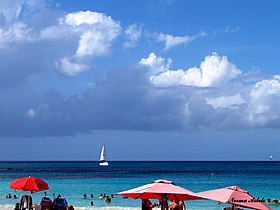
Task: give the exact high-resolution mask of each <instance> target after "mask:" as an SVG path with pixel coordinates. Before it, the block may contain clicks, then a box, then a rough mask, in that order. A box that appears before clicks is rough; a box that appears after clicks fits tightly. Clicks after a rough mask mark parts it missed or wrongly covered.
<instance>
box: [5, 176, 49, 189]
mask: <svg viewBox="0 0 280 210" xmlns="http://www.w3.org/2000/svg"><path fill="white" fill-rule="evenodd" d="M9 185H10V188H12V189H14V190H22V191H34V192H39V191H43V190H48V189H49V186H48V184H47V183H46V182H44V181H43V180H41V179H38V178H35V177H30V176H29V177H24V178H20V179H16V180H14V181H12V182H10V184H9Z"/></svg>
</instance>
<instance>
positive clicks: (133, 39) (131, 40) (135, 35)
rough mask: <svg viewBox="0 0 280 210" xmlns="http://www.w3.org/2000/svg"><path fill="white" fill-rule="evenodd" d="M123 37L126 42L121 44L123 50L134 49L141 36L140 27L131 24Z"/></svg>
mask: <svg viewBox="0 0 280 210" xmlns="http://www.w3.org/2000/svg"><path fill="white" fill-rule="evenodd" d="M124 33H125V35H126V37H127V41H125V43H124V44H123V47H124V48H132V47H135V46H136V44H137V42H138V40H139V39H140V37H141V34H142V26H138V25H137V24H133V25H130V26H128V27H127V29H126V30H125V32H124Z"/></svg>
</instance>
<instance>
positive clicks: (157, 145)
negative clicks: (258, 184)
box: [0, 0, 280, 160]
mask: <svg viewBox="0 0 280 210" xmlns="http://www.w3.org/2000/svg"><path fill="white" fill-rule="evenodd" d="M279 6H280V3H279V2H278V1H276V0H275V1H269V2H268V1H262V0H260V1H252V0H246V1H244V0H242V1H241V0H237V1H236V0H234V1H233V0H229V1H222V0H210V1H201V0H154V1H150V0H141V1H140V0H135V1H130V0H121V1H118V2H116V1H115V0H102V1H100V0H79V1H74V0H71V1H69V0H56V1H55V0H52V1H51V0H15V1H10V0H2V1H1V2H0V98H1V103H0V116H1V117H0V144H1V147H0V154H1V155H0V160H97V159H98V157H99V152H100V150H101V146H102V144H106V146H107V150H108V153H109V154H108V156H109V158H110V159H111V160H268V157H269V155H270V154H274V155H275V159H277V158H278V159H279V157H278V154H279V149H278V148H279V147H280V142H279V128H280V111H279V108H278V107H279V105H280V74H279V60H280V58H279V55H280V41H279V37H280V36H279V35H280V28H279V21H278V20H279V11H278V8H279Z"/></svg>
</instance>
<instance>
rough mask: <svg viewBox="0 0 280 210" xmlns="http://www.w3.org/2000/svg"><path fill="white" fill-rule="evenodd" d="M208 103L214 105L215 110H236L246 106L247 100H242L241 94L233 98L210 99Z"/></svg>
mask: <svg viewBox="0 0 280 210" xmlns="http://www.w3.org/2000/svg"><path fill="white" fill-rule="evenodd" d="M206 101H207V103H208V104H210V105H212V106H213V108H215V109H217V108H231V109H234V108H235V107H237V106H239V105H241V104H244V103H245V100H244V99H243V98H242V96H241V95H240V94H235V95H232V96H221V97H217V98H211V99H210V98H208V99H207V100H206Z"/></svg>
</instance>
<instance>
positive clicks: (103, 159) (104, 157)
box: [99, 145, 109, 166]
mask: <svg viewBox="0 0 280 210" xmlns="http://www.w3.org/2000/svg"><path fill="white" fill-rule="evenodd" d="M99 165H100V166H108V165H109V163H108V159H107V155H106V151H105V145H103V147H102V150H101V154H100V163H99Z"/></svg>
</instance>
